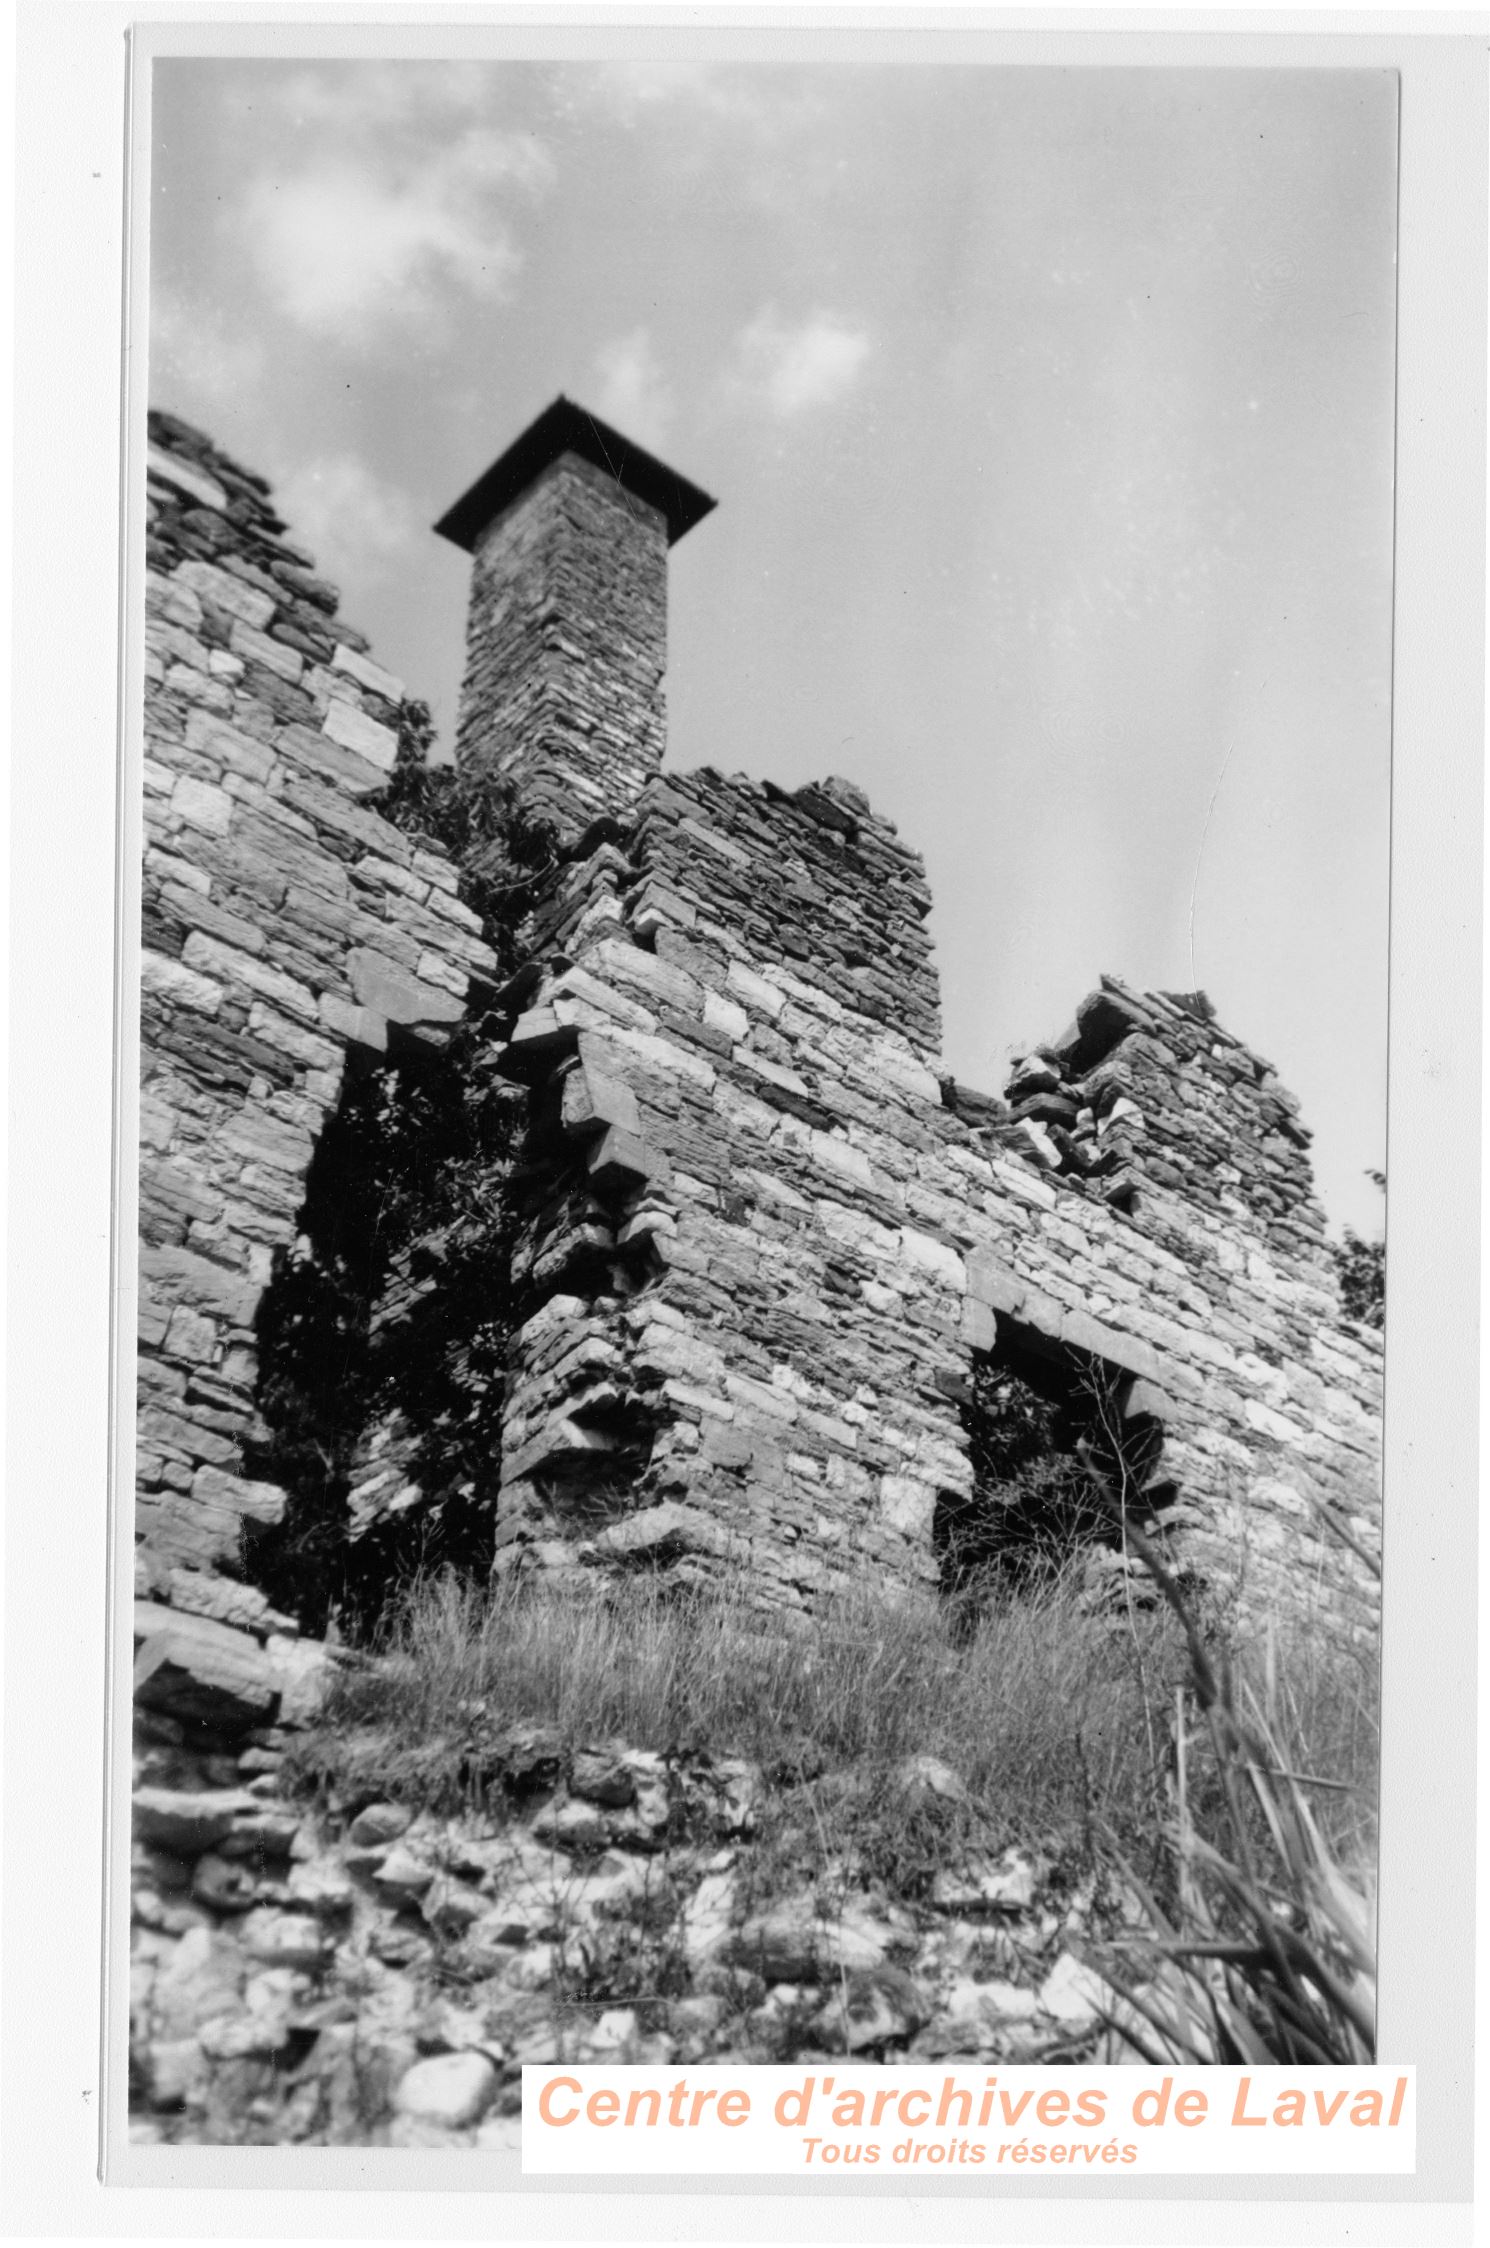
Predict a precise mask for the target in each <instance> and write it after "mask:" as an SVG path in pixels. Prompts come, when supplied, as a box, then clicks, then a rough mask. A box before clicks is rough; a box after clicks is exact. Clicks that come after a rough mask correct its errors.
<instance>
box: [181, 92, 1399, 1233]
mask: <svg viewBox="0 0 1490 2248" xmlns="http://www.w3.org/2000/svg"><path fill="white" fill-rule="evenodd" d="M1396 136H1397V83H1396V79H1395V76H1394V75H1393V74H1392V73H1390V72H1377V71H1340V70H1314V71H1307V70H1282V69H1277V70H1234V69H1211V70H1198V69H1183V70H1178V69H1174V70H1161V69H1144V68H1106V69H1057V68H1020V67H1016V66H1008V65H988V66H965V65H958V66H955V67H945V68H938V67H933V66H924V65H918V66H909V65H904V64H895V65H874V64H851V63H841V64H835V65H823V66H814V67H811V68H795V67H792V66H790V65H787V64H776V65H771V66H756V67H744V66H723V67H717V68H716V67H707V66H703V65H692V64H688V63H677V64H673V65H670V66H667V67H651V68H641V67H632V66H625V65H620V64H596V65H579V64H564V65H558V64H553V65H550V64H541V63H518V64H514V63H492V64H486V63H469V62H463V63H458V64H457V63H447V64H440V63H412V62H407V61H398V62H385V63H378V62H372V63H349V62H331V63H318V64H304V63H293V62H268V61H242V60H235V61H231V62H221V61H219V62H206V61H171V62H160V63H157V64H156V66H155V84H154V102H153V160H152V181H151V189H152V197H151V208H152V223H151V344H150V353H151V380H150V393H151V398H152V400H153V402H154V403H155V404H157V405H162V406H166V407H168V408H170V409H172V410H173V411H175V412H177V413H179V414H181V415H183V416H184V417H185V418H187V419H188V420H191V421H194V422H196V423H197V424H199V425H200V426H201V427H203V428H205V429H206V430H207V431H208V432H209V433H210V434H211V435H212V436H213V437H214V438H215V439H216V440H217V441H218V442H219V443H220V444H222V445H223V446H224V447H225V448H226V449H227V450H228V451H229V452H230V453H233V454H235V455H236V456H237V458H239V459H240V460H241V461H242V462H243V463H244V464H245V465H247V466H249V467H252V468H254V469H257V470H258V471H259V472H260V473H262V474H264V475H266V476H268V477H269V478H270V479H271V481H272V482H273V484H274V487H275V491H276V495H277V499H278V501H279V504H280V506H281V509H282V512H283V513H284V514H285V515H286V517H287V518H288V519H289V521H290V523H291V525H292V527H293V530H294V532H295V534H296V536H297V537H299V538H300V539H301V541H302V542H303V543H304V544H306V545H307V546H309V547H310V548H311V549H312V550H313V551H314V552H315V554H316V556H317V558H318V561H319V562H320V564H321V566H322V568H323V570H324V571H325V573H326V574H327V575H328V576H329V577H331V578H332V579H333V580H334V581H335V582H336V583H337V584H338V585H339V586H340V588H341V589H342V593H343V603H342V607H343V613H344V614H345V615H346V616H347V617H348V618H350V619H351V620H352V621H353V622H354V623H356V624H358V625H359V626H361V627H362V629H363V630H364V631H366V632H367V633H368V634H369V635H370V636H371V638H372V641H373V646H374V651H375V653H376V654H377V656H378V658H379V660H380V661H381V662H382V663H384V664H386V665H387V666H388V667H389V668H390V669H391V670H393V671H395V672H396V673H398V675H399V676H400V677H401V678H403V679H404V680H405V681H406V683H407V685H408V687H409V690H410V691H411V692H412V693H415V694H420V695H422V696H424V697H425V699H426V700H428V702H429V703H430V705H431V708H432V710H433V712H434V716H435V719H436V724H437V727H438V730H439V735H440V738H441V740H442V742H444V743H447V744H448V742H449V740H450V738H451V735H452V733H453V726H454V716H455V708H456V700H457V696H458V692H459V682H460V670H461V661H462V649H463V637H464V626H465V603H466V587H467V573H468V570H469V563H468V560H467V558H466V557H465V556H464V555H462V554H460V553H459V552H457V550H456V549H454V548H453V547H451V546H449V545H447V544H446V543H445V542H443V541H441V540H439V539H437V538H436V537H434V535H433V533H432V531H431V529H430V526H431V525H432V524H433V523H434V521H435V519H436V517H437V516H439V515H440V514H441V513H443V511H444V509H445V508H446V507H447V506H448V505H449V504H450V502H451V501H452V500H454V499H455V498H456V497H458V495H459V494H460V493H461V492H463V491H464V490H465V489H466V487H467V486H468V485H469V484H470V483H471V482H473V481H474V479H475V477H476V476H477V475H478V474H479V473H480V471H481V470H482V469H484V468H485V467H486V466H487V464H488V463H489V462H490V461H491V460H492V459H494V458H495V457H496V455H497V454H498V453H499V452H501V451H502V450H504V449H505V447H506V446H507V444H508V443H509V442H510V441H511V439H512V438H513V437H515V436H516V435H517V434H518V432H519V431H520V430H521V429H522V428H523V427H525V425H526V424H527V422H528V421H530V420H531V419H532V417H533V416H534V414H536V413H537V412H539V411H540V410H541V409H542V408H543V407H544V406H545V405H546V404H547V403H548V402H549V401H550V399H551V398H553V397H554V396H555V395H556V394H557V393H558V392H559V391H564V392H566V393H567V394H568V395H569V396H570V397H573V398H576V399H578V400H579V401H580V402H581V403H582V404H584V405H586V406H589V407H590V408H591V409H592V410H593V411H594V412H596V413H597V414H599V415H600V416H601V417H602V418H603V419H606V420H609V421H612V422H614V423H615V424H616V425H617V426H618V427H620V428H621V429H623V430H624V431H626V432H627V433H628V434H629V435H631V436H634V437H636V438H637V439H638V440H640V441H641V442H642V443H644V444H646V445H648V446H650V447H651V448H652V449H653V450H654V451H657V452H659V453H661V455H662V456H663V458H664V459H666V460H667V461H669V462H670V463H671V464H672V465H673V466H674V467H676V468H678V469H680V470H681V471H683V472H684V473H685V474H686V475H687V476H689V477H691V478H692V479H693V480H694V481H695V482H696V483H699V484H701V485H703V487H704V488H705V489H706V490H707V491H709V492H710V493H712V494H713V495H714V496H715V497H716V498H717V499H718V501H719V506H718V508H717V510H716V512H715V513H714V514H712V515H710V516H709V517H708V518H707V519H706V520H705V521H704V522H703V523H702V524H701V525H699V526H698V527H697V528H696V529H695V530H694V531H692V532H691V533H690V534H689V535H688V536H687V537H686V538H685V539H684V540H682V541H681V542H680V543H679V544H678V546H677V547H676V548H675V549H674V550H673V554H672V559H671V565H670V595H669V598H670V609H669V668H668V683H667V692H668V709H669V749H668V763H669V765H672V766H675V767H677V768H680V769H687V768H689V767H692V766H697V765H702V764H710V765H715V766H718V767H721V768H723V769H724V770H725V771H726V772H745V773H748V774H750V775H752V776H755V777H757V778H767V779H771V780H775V781H778V782H781V783H784V784H786V785H788V786H798V785H800V784H801V783H803V782H804V781H807V780H810V779H813V778H820V777H823V776H825V775H827V774H830V773H836V774H841V775H843V776H844V777H846V778H848V779H850V780H853V781H855V782H857V783H858V784H859V785H860V786H861V787H863V788H864V789H866V790H867V792H868V793H869V795H870V797H871V798H872V800H873V802H874V804H875V807H876V809H877V810H879V811H881V812H883V813H884V814H886V815H887V816H888V817H889V818H891V819H892V820H893V821H894V822H895V824H896V826H897V827H898V828H899V830H900V832H901V834H902V836H904V837H905V838H906V839H907V840H908V841H909V842H911V843H913V844H914V845H915V846H916V848H918V849H919V850H920V851H922V852H923V854H924V856H925V859H926V863H927V871H928V876H929V879H930V881H931V883H932V886H933V889H934V892H935V895H936V899H937V904H936V908H935V911H934V914H933V917H932V922H931V928H932V932H933V934H934V937H935V939H936V945H937V958H938V963H939V966H940V970H941V977H942V992H943V1010H944V1023H945V1055H946V1061H947V1065H948V1066H949V1067H950V1068H951V1069H952V1070H953V1071H954V1073H955V1074H956V1075H957V1076H959V1077H960V1078H962V1079H964V1080H965V1081H966V1082H968V1083H971V1084H974V1085H977V1086H980V1087H983V1088H985V1089H987V1090H998V1089H1000V1087H1001V1086H1002V1083H1003V1081H1004V1077H1005V1074H1006V1071H1007V1066H1008V1062H1009V1059H1010V1057H1011V1056H1012V1055H1013V1054H1015V1053H1017V1052H1021V1051H1024V1050H1026V1049H1027V1048H1028V1047H1030V1046H1031V1045H1034V1044H1036V1043H1038V1042H1040V1041H1042V1040H1045V1039H1050V1038H1054V1037H1056V1036H1057V1035H1058V1034H1059V1033H1060V1032H1061V1031H1062V1030H1063V1029H1064V1028H1065V1026H1066V1025H1067V1024H1068V1023H1069V1021H1070V1019H1071V1016H1072V1014H1073V1012H1074V1009H1075V1006H1076V1004H1077V1002H1078V1001H1079V1000H1080V999H1081V998H1082V997H1083V996H1084V994H1085V993H1086V992H1087V991H1088V990H1090V989H1091V988H1092V987H1093V985H1094V984H1095V983H1096V981H1097V977H1098V975H1099V973H1101V972H1103V971H1108V972H1111V973H1114V974H1117V975H1120V976H1122V977H1123V978H1124V979H1125V980H1126V981H1128V982H1130V983H1132V984H1135V985H1137V986H1140V987H1145V986H1147V987H1157V988H1160V989H1165V990H1190V989H1195V988H1202V989H1204V990H1205V991H1207V992H1208V993H1209V994H1210V997H1211V999H1212V1000H1213V1001H1214V1003H1215V1005H1216V1007H1217V1010H1218V1012H1219V1014H1220V1016H1221V1019H1222V1021H1223V1022H1224V1023H1225V1024H1226V1025H1227V1027H1228V1028H1229V1029H1230V1030H1232V1031H1234V1032H1235V1033H1236V1034H1237V1035H1238V1036H1239V1037H1241V1038H1243V1039H1244V1040H1246V1042H1247V1043H1248V1044H1249V1045H1251V1046H1252V1047H1253V1048H1254V1049H1256V1050H1257V1051H1258V1052H1260V1053H1261V1054H1263V1055H1265V1056H1266V1057H1267V1058H1268V1059H1269V1060H1270V1061H1272V1062H1273V1063H1275V1064H1276V1066H1277V1068H1278V1070H1279V1072H1280V1074H1281V1076H1282V1078H1283V1080H1284V1082H1285V1083H1286V1084H1288V1085H1289V1086H1290V1087H1291V1088H1292V1089H1293V1090H1294V1091H1295V1092H1296V1093H1297V1094H1298V1095H1299V1097H1300V1099H1301V1101H1302V1104H1303V1113H1304V1119H1305V1121H1306V1122H1307V1123H1308V1124H1309V1125H1311V1126H1312V1128H1313V1130H1314V1133H1315V1144H1314V1149H1313V1154H1314V1160H1315V1167H1316V1173H1317V1176H1318V1179H1319V1184H1320V1191H1321V1195H1322V1198H1323V1200H1324V1203H1325V1207H1326V1210H1327V1211H1328V1213H1329V1214H1330V1217H1331V1219H1332V1221H1333V1222H1334V1224H1335V1225H1336V1226H1337V1227H1338V1226H1339V1225H1341V1224H1350V1225H1352V1226H1354V1227H1355V1228H1356V1229H1357V1230H1358V1231H1361V1232H1363V1233H1370V1234H1374V1233H1377V1232H1379V1231H1380V1227H1381V1222H1382V1203H1381V1198H1380V1195H1379V1193H1378V1192H1377V1190H1376V1189H1375V1188H1374V1187H1373V1186H1372V1185H1371V1183H1370V1182H1369V1180H1368V1179H1367V1177H1366V1173H1367V1171H1368V1170H1370V1169H1374V1168H1377V1167H1380V1166H1381V1165H1382V1164H1383V1161H1384V1145H1385V1097H1386V965H1387V878H1388V826H1389V802H1390V799H1389V782H1390V752H1391V625H1392V475H1393V406H1394V399H1393V389H1394V352H1395V316H1396V315H1395V297H1396V266H1395V252H1396Z"/></svg>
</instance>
